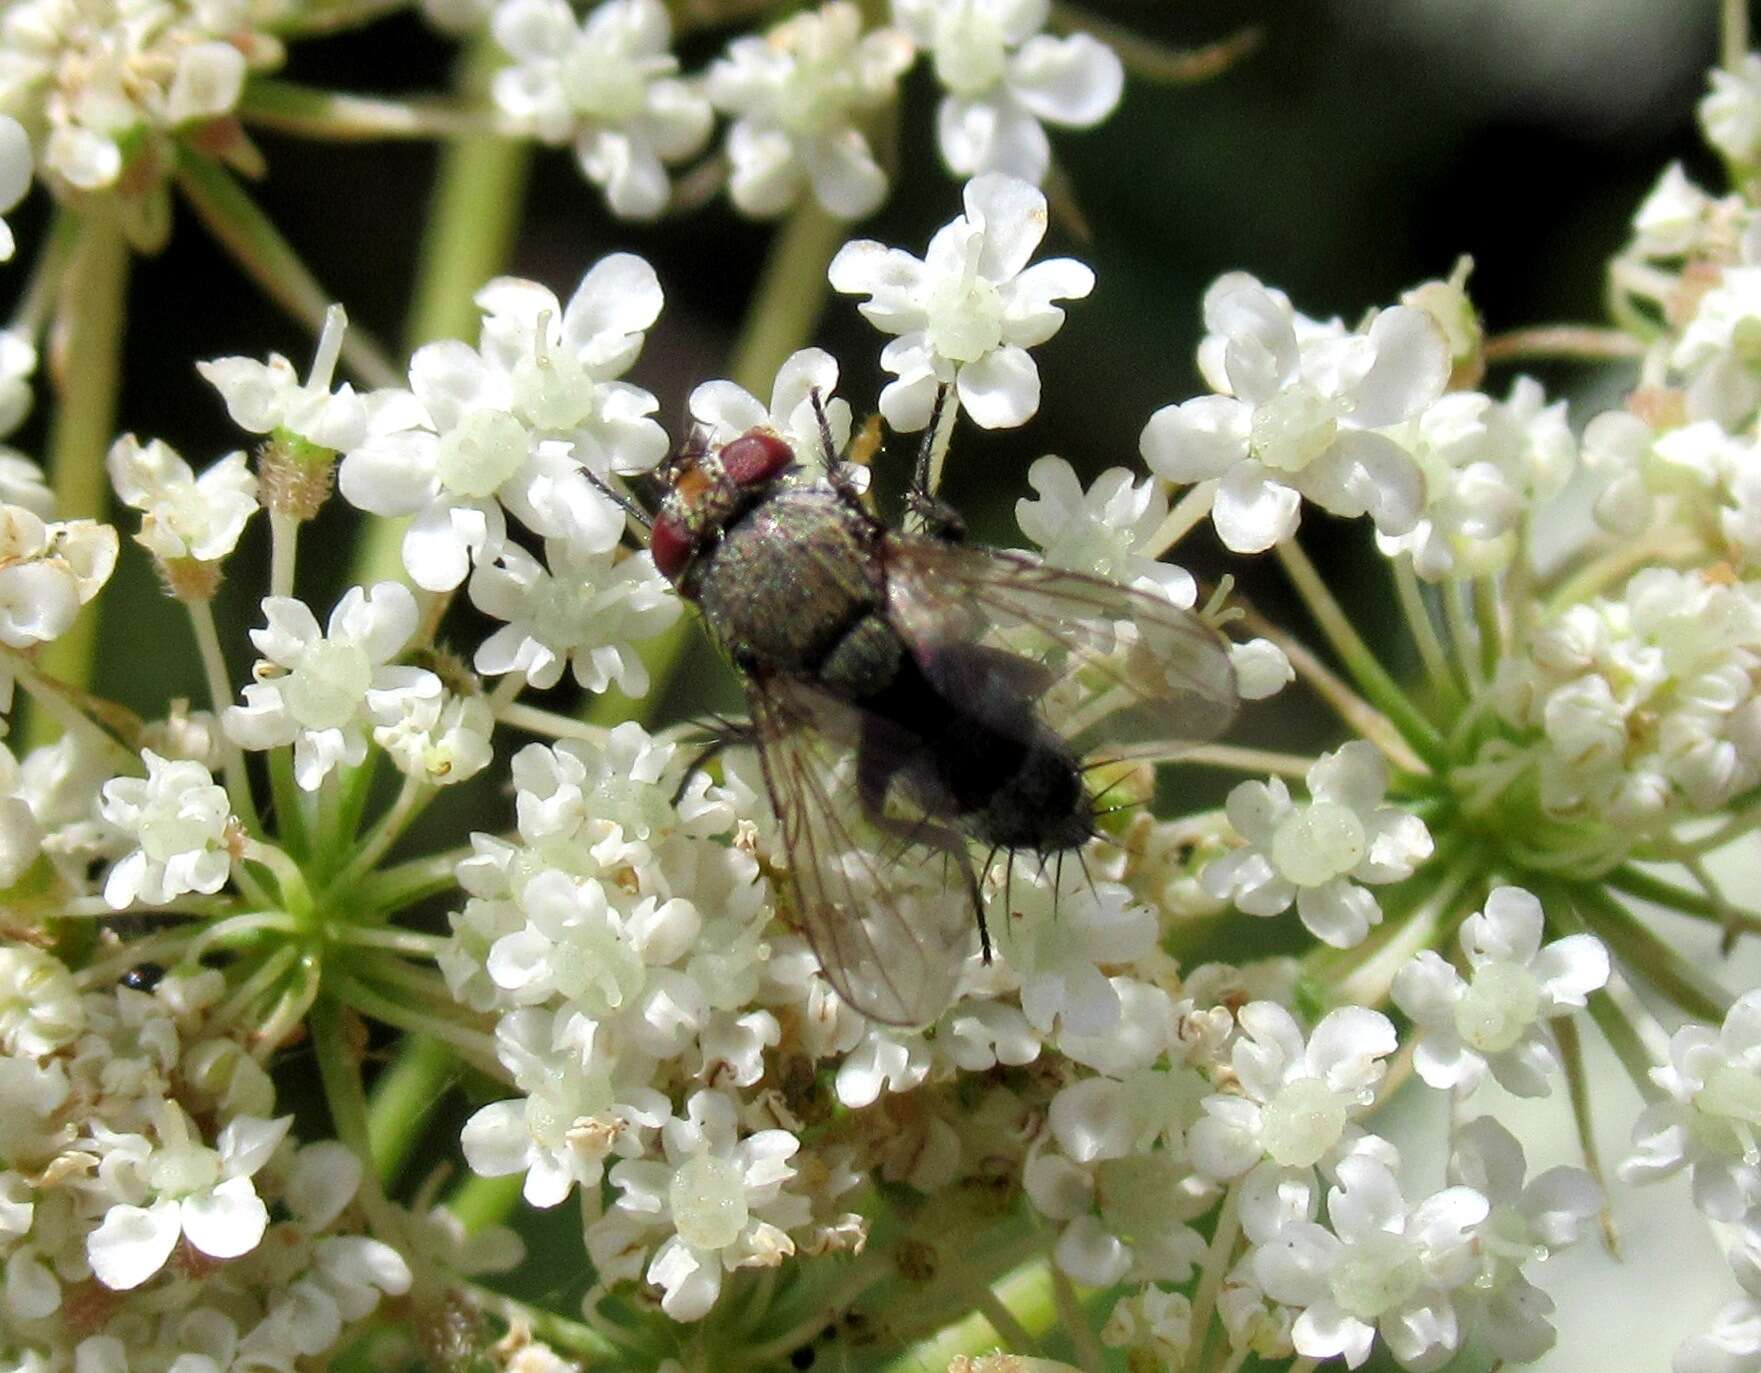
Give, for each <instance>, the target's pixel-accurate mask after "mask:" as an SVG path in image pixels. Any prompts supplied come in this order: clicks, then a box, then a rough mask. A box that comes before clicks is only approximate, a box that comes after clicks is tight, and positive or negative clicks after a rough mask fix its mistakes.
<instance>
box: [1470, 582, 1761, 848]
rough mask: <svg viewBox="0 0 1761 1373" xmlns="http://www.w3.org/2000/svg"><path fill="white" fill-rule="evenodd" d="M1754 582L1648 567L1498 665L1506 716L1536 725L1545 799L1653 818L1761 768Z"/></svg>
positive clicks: (1710, 797) (1704, 805)
mask: <svg viewBox="0 0 1761 1373" xmlns="http://www.w3.org/2000/svg"><path fill="white" fill-rule="evenodd" d="M1758 685H1761V584H1756V583H1737V584H1735V585H1732V584H1728V583H1727V582H1725V581H1723V580H1718V579H1714V580H1709V579H1707V578H1706V577H1704V576H1702V575H1701V574H1699V573H1697V572H1678V571H1674V570H1672V569H1668V568H1649V569H1647V570H1645V571H1643V572H1641V573H1639V574H1638V575H1636V576H1635V577H1633V579H1632V580H1631V581H1630V582H1629V583H1628V584H1627V585H1626V587H1625V589H1624V591H1623V593H1622V594H1621V595H1620V596H1618V597H1598V598H1596V599H1594V600H1590V601H1587V602H1584V603H1582V604H1579V605H1575V606H1572V607H1570V608H1569V609H1567V610H1566V611H1565V612H1564V613H1562V614H1561V615H1560V617H1559V618H1558V620H1557V621H1556V622H1554V623H1553V624H1550V625H1547V626H1546V627H1544V628H1542V629H1541V630H1539V631H1538V632H1537V633H1536V634H1535V636H1534V640H1533V643H1532V646H1531V649H1530V653H1529V655H1528V657H1526V658H1525V659H1521V660H1516V659H1512V660H1508V661H1507V662H1506V663H1505V664H1504V665H1502V671H1501V673H1500V678H1499V682H1498V692H1497V694H1498V700H1499V706H1500V709H1501V710H1502V711H1503V712H1504V715H1505V717H1506V718H1507V719H1508V720H1509V721H1510V722H1511V723H1512V724H1513V725H1517V726H1519V727H1523V728H1528V729H1533V730H1536V731H1538V732H1539V735H1540V740H1541V742H1540V745H1539V747H1538V748H1537V750H1536V752H1537V753H1538V758H1537V759H1536V764H1537V767H1538V781H1539V787H1540V797H1541V804H1542V805H1543V806H1544V807H1545V808H1546V810H1547V811H1548V812H1549V813H1551V814H1553V815H1556V816H1561V817H1567V818H1571V817H1584V816H1590V817H1599V818H1602V819H1605V820H1608V821H1611V822H1613V823H1614V824H1616V825H1621V826H1627V827H1629V828H1631V827H1655V826H1656V825H1658V824H1660V823H1663V822H1667V821H1669V820H1672V819H1675V818H1678V817H1679V816H1680V815H1682V814H1696V813H1697V814H1710V813H1713V812H1715V811H1717V810H1718V809H1719V808H1720V807H1722V806H1724V805H1726V804H1727V803H1728V802H1730V801H1731V800H1733V799H1734V798H1736V797H1737V796H1740V795H1741V794H1743V793H1744V792H1746V791H1748V790H1749V789H1750V788H1752V787H1753V786H1754V785H1755V784H1756V782H1758V781H1761V696H1758V695H1757V686H1758Z"/></svg>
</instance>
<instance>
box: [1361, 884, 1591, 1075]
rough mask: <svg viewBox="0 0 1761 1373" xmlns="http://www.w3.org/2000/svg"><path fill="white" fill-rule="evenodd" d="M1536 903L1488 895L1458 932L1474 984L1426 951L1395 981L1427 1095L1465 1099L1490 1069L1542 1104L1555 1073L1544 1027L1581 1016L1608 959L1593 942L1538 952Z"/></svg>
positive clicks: (1500, 892)
mask: <svg viewBox="0 0 1761 1373" xmlns="http://www.w3.org/2000/svg"><path fill="white" fill-rule="evenodd" d="M1543 923H1544V918H1543V914H1542V910H1541V903H1540V902H1539V901H1538V900H1536V899H1535V897H1534V896H1533V895H1531V894H1530V893H1529V892H1527V891H1524V890H1523V889H1522V888H1521V887H1495V888H1493V889H1492V891H1491V893H1490V894H1489V895H1488V896H1487V897H1486V907H1485V910H1484V911H1482V912H1480V913H1478V914H1476V915H1470V916H1469V917H1468V918H1467V920H1466V921H1465V922H1464V923H1463V924H1462V927H1461V951H1462V954H1463V956H1465V957H1466V959H1467V962H1468V967H1469V970H1470V972H1471V974H1472V976H1471V979H1468V980H1464V979H1463V978H1462V976H1461V974H1460V973H1458V972H1457V971H1456V970H1455V969H1454V968H1453V967H1451V966H1450V964H1449V963H1448V961H1447V960H1445V959H1444V958H1442V957H1441V956H1440V955H1438V954H1437V953H1435V952H1433V951H1431V950H1429V949H1427V950H1425V951H1423V952H1422V953H1418V954H1415V955H1414V956H1413V958H1412V960H1411V961H1410V962H1408V963H1407V964H1406V966H1405V967H1403V968H1401V969H1400V971H1399V972H1397V973H1396V974H1395V975H1394V984H1393V988H1392V991H1393V995H1394V1002H1395V1004H1396V1005H1397V1006H1399V1007H1400V1009H1401V1010H1403V1011H1405V1012H1406V1014H1407V1015H1408V1016H1410V1017H1411V1018H1412V1020H1413V1023H1414V1026H1415V1028H1416V1029H1417V1031H1418V1033H1419V1036H1420V1038H1419V1040H1418V1045H1417V1048H1416V1049H1415V1050H1414V1053H1413V1066H1414V1067H1415V1068H1417V1069H1418V1073H1419V1076H1420V1077H1422V1078H1424V1080H1425V1081H1426V1082H1427V1083H1429V1084H1430V1085H1431V1086H1433V1087H1437V1088H1444V1087H1453V1088H1455V1089H1456V1091H1457V1092H1458V1093H1460V1094H1461V1095H1463V1096H1465V1095H1467V1094H1468V1093H1469V1092H1471V1091H1473V1089H1474V1088H1475V1087H1477V1086H1479V1083H1480V1079H1481V1077H1482V1076H1483V1075H1484V1074H1485V1072H1486V1070H1487V1069H1488V1068H1490V1069H1491V1072H1492V1076H1493V1077H1495V1078H1497V1079H1498V1082H1499V1085H1500V1086H1502V1087H1504V1088H1505V1089H1506V1090H1507V1091H1511V1092H1514V1093H1516V1094H1517V1095H1518V1096H1545V1095H1546V1094H1547V1090H1548V1079H1549V1078H1550V1077H1551V1076H1552V1075H1553V1074H1554V1073H1555V1072H1556V1071H1557V1070H1558V1068H1559V1057H1558V1055H1557V1053H1555V1051H1554V1048H1553V1043H1552V1036H1551V1034H1550V1032H1549V1031H1548V1029H1547V1025H1546V1022H1547V1021H1548V1020H1550V1019H1553V1018H1554V1017H1556V1016H1562V1015H1567V1014H1569V1013H1570V1012H1572V1011H1575V1010H1581V1009H1583V1007H1584V1005H1585V1003H1586V1000H1587V999H1588V997H1589V995H1590V993H1591V992H1593V991H1596V990H1598V989H1600V988H1601V987H1603V986H1604V985H1606V983H1607V982H1608V950H1606V949H1605V948H1603V947H1602V941H1601V940H1599V939H1597V938H1596V936H1595V935H1592V934H1572V935H1567V936H1566V937H1565V938H1564V939H1556V940H1554V941H1553V942H1552V943H1551V944H1548V945H1547V946H1546V947H1544V948H1543V947H1542V945H1541V930H1542V925H1543Z"/></svg>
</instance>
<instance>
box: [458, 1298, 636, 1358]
mask: <svg viewBox="0 0 1761 1373" xmlns="http://www.w3.org/2000/svg"><path fill="white" fill-rule="evenodd" d="M466 1290H467V1291H468V1292H469V1293H470V1294H471V1299H472V1300H473V1301H475V1302H476V1303H477V1304H478V1305H479V1306H480V1307H482V1308H483V1309H484V1310H486V1311H493V1312H494V1313H495V1314H496V1315H498V1316H500V1317H501V1318H502V1319H503V1320H504V1321H506V1322H507V1323H508V1325H509V1326H510V1327H520V1328H524V1329H527V1330H530V1331H531V1332H532V1333H533V1334H534V1335H536V1336H538V1338H539V1339H541V1340H543V1341H544V1342H545V1343H546V1344H549V1345H551V1346H553V1347H554V1348H556V1349H559V1350H561V1351H562V1352H563V1353H565V1354H572V1355H574V1356H575V1357H576V1358H583V1359H589V1360H592V1359H603V1360H609V1361H611V1362H612V1363H614V1364H615V1365H617V1366H619V1367H628V1366H629V1359H628V1357H627V1356H626V1354H625V1353H624V1351H623V1350H621V1349H619V1348H618V1347H617V1346H616V1345H615V1344H613V1343H612V1342H611V1341H610V1340H608V1339H606V1338H605V1336H603V1335H601V1334H600V1333H599V1332H598V1331H597V1330H595V1329H593V1327H592V1326H590V1325H586V1324H584V1323H583V1322H581V1321H573V1320H570V1319H569V1318H568V1317H567V1316H559V1315H558V1314H557V1313H556V1312H554V1311H546V1310H545V1309H544V1308H543V1307H540V1306H530V1305H528V1304H527V1303H525V1302H523V1301H517V1300H515V1299H514V1298H513V1297H505V1296H503V1295H502V1294H501V1293H500V1292H496V1291H493V1290H491V1289H490V1288H487V1287H482V1286H479V1285H478V1284H476V1283H470V1284H468V1285H467V1287H466Z"/></svg>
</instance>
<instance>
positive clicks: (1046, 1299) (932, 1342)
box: [883, 1259, 1059, 1373]
mask: <svg viewBox="0 0 1761 1373" xmlns="http://www.w3.org/2000/svg"><path fill="white" fill-rule="evenodd" d="M990 1290H991V1292H992V1294H993V1295H994V1296H995V1298H996V1299H997V1300H998V1301H999V1302H1001V1303H1002V1304H1003V1305H1004V1306H1005V1307H1007V1308H1008V1309H1009V1311H1010V1312H1011V1313H1013V1314H1014V1316H1015V1318H1016V1321H1017V1323H1018V1324H1019V1325H1020V1326H1021V1328H1022V1329H1024V1330H1025V1331H1026V1332H1027V1333H1028V1335H1029V1336H1030V1337H1031V1338H1033V1339H1034V1340H1036V1341H1037V1340H1039V1339H1041V1338H1043V1337H1044V1336H1045V1335H1046V1334H1047V1333H1048V1332H1049V1331H1051V1330H1052V1329H1054V1328H1055V1327H1056V1325H1057V1324H1058V1320H1059V1315H1058V1306H1057V1295H1056V1293H1055V1292H1054V1291H1053V1282H1052V1272H1051V1267H1050V1265H1049V1264H1047V1263H1046V1262H1045V1260H1043V1259H1041V1260H1038V1261H1036V1262H1033V1263H1029V1264H1025V1265H1023V1266H1022V1267H1020V1268H1017V1269H1016V1270H1015V1271H1014V1272H1012V1273H1010V1274H1008V1275H1007V1276H1006V1277H1004V1278H1002V1279H1001V1280H1000V1281H998V1282H996V1283H994V1284H992V1285H991V1289H990ZM996 1343H997V1332H996V1330H995V1329H993V1328H992V1326H991V1323H990V1321H989V1320H988V1319H986V1317H985V1315H984V1313H983V1312H982V1311H974V1312H973V1313H972V1314H971V1315H969V1316H964V1317H962V1318H960V1319H959V1320H957V1321H955V1322H954V1323H953V1324H951V1325H948V1326H946V1327H944V1328H943V1329H941V1330H939V1331H937V1332H936V1333H935V1334H934V1335H931V1336H930V1337H929V1338H928V1339H924V1340H919V1341H918V1342H917V1343H915V1344H913V1345H911V1346H910V1347H909V1348H907V1349H906V1350H905V1351H904V1352H903V1353H902V1354H900V1355H899V1357H898V1358H896V1359H894V1360H893V1361H892V1362H891V1363H888V1364H885V1365H884V1366H883V1369H884V1373H924V1370H925V1369H935V1368H946V1367H948V1365H949V1364H950V1363H952V1362H953V1360H954V1359H956V1358H958V1357H960V1356H961V1355H967V1356H971V1355H974V1354H977V1353H979V1352H980V1351H982V1350H985V1349H994V1348H995V1347H996Z"/></svg>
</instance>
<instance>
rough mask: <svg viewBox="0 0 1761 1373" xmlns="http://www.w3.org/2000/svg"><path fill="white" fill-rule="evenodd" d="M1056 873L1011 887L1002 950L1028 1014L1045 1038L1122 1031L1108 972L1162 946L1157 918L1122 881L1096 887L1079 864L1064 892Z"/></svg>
mask: <svg viewBox="0 0 1761 1373" xmlns="http://www.w3.org/2000/svg"><path fill="white" fill-rule="evenodd" d="M1056 881H1057V879H1056V877H1055V876H1054V875H1052V874H1047V875H1045V876H1044V877H1041V876H1039V875H1037V874H1036V875H1033V876H1031V877H1028V878H1026V879H1019V878H1018V879H1017V880H1016V881H1014V882H1013V883H1012V884H1011V887H1012V892H1011V895H1012V898H1013V899H1012V900H1011V902H1010V909H1009V912H1008V918H1007V920H1006V921H1003V922H1000V923H999V926H998V929H997V931H996V940H997V948H998V951H999V952H1000V953H1001V954H1002V956H1003V958H1004V959H1005V960H1006V961H1007V962H1008V964H1009V968H1010V970H1011V971H1012V972H1013V973H1014V974H1015V975H1016V976H1017V977H1019V978H1020V979H1021V1009H1022V1011H1023V1012H1024V1013H1025V1014H1026V1016H1027V1021H1028V1024H1030V1025H1031V1026H1033V1028H1034V1029H1035V1030H1037V1031H1039V1033H1041V1034H1043V1035H1050V1034H1052V1033H1054V1031H1057V1032H1060V1033H1062V1032H1068V1033H1072V1034H1075V1035H1078V1036H1089V1037H1093V1036H1098V1035H1104V1034H1108V1033H1110V1032H1112V1031H1113V1030H1114V1029H1115V1028H1116V1027H1117V1026H1118V1024H1119V1013H1120V1002H1119V996H1118V993H1117V992H1116V991H1115V990H1114V987H1113V984H1112V983H1111V982H1110V981H1109V980H1108V978H1107V975H1106V974H1105V973H1104V972H1102V971H1101V966H1102V965H1105V966H1109V967H1110V966H1114V965H1117V964H1121V963H1130V962H1132V961H1133V960H1135V959H1139V958H1143V957H1144V956H1145V955H1147V954H1148V953H1149V952H1150V951H1151V950H1152V949H1153V948H1154V947H1155V943H1156V933H1157V925H1156V917H1155V913H1154V912H1153V911H1151V910H1150V908H1149V907H1148V906H1144V905H1140V904H1138V903H1136V902H1135V901H1133V899H1132V895H1131V892H1130V891H1129V890H1128V889H1127V888H1125V887H1123V886H1121V885H1120V884H1119V883H1117V882H1106V881H1099V882H1094V883H1090V882H1088V881H1087V880H1086V878H1085V877H1084V875H1083V874H1082V873H1081V872H1080V871H1078V870H1077V868H1076V865H1075V864H1071V865H1070V871H1069V872H1068V873H1066V874H1064V881H1063V883H1062V884H1061V887H1057V886H1055V885H1054V884H1055V883H1056Z"/></svg>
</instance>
